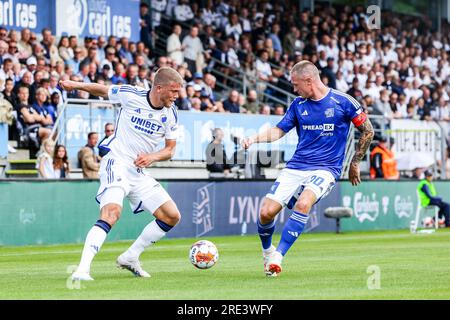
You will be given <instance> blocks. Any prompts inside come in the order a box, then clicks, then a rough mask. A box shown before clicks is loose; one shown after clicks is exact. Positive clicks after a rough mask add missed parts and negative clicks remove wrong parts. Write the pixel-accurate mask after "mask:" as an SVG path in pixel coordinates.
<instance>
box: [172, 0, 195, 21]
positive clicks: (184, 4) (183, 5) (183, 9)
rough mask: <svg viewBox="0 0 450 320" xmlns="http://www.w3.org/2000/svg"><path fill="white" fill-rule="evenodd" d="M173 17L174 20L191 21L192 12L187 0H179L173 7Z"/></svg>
mask: <svg viewBox="0 0 450 320" xmlns="http://www.w3.org/2000/svg"><path fill="white" fill-rule="evenodd" d="M173 17H174V18H175V20H176V21H180V22H186V23H188V24H190V23H191V21H192V19H193V18H194V13H193V12H192V9H191V7H190V6H189V0H179V3H178V4H177V5H176V6H175V7H174V8H173Z"/></svg>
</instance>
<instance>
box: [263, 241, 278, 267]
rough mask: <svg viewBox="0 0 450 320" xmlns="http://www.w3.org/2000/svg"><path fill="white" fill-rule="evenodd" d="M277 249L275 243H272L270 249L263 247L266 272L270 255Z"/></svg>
mask: <svg viewBox="0 0 450 320" xmlns="http://www.w3.org/2000/svg"><path fill="white" fill-rule="evenodd" d="M275 250H276V248H275V246H274V245H271V246H270V248H269V249H267V250H264V249H263V260H264V272H266V265H267V261H269V257H270V255H271V254H272V253H274V252H275Z"/></svg>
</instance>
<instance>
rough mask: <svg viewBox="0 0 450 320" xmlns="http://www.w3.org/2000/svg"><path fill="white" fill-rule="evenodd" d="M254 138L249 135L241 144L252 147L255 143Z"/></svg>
mask: <svg viewBox="0 0 450 320" xmlns="http://www.w3.org/2000/svg"><path fill="white" fill-rule="evenodd" d="M254 142H255V141H253V139H252V138H251V137H247V138H244V139H242V140H241V146H242V148H244V149H248V148H250V146H251V145H252V144H253V143H254Z"/></svg>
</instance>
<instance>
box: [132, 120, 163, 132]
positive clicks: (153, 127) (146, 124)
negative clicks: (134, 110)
mask: <svg viewBox="0 0 450 320" xmlns="http://www.w3.org/2000/svg"><path fill="white" fill-rule="evenodd" d="M131 122H132V123H134V124H135V126H134V128H135V129H137V130H140V131H144V132H146V133H149V134H153V133H154V132H159V130H160V129H161V128H162V126H160V125H159V124H157V123H154V122H152V121H150V120H147V119H141V118H138V117H135V116H132V117H131Z"/></svg>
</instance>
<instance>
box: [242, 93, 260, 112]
mask: <svg viewBox="0 0 450 320" xmlns="http://www.w3.org/2000/svg"><path fill="white" fill-rule="evenodd" d="M246 100H247V101H246V102H245V104H244V106H243V107H244V109H245V110H246V113H253V114H256V113H258V112H259V103H258V94H257V92H256V90H250V91H249V92H248V94H247V99H246Z"/></svg>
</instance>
